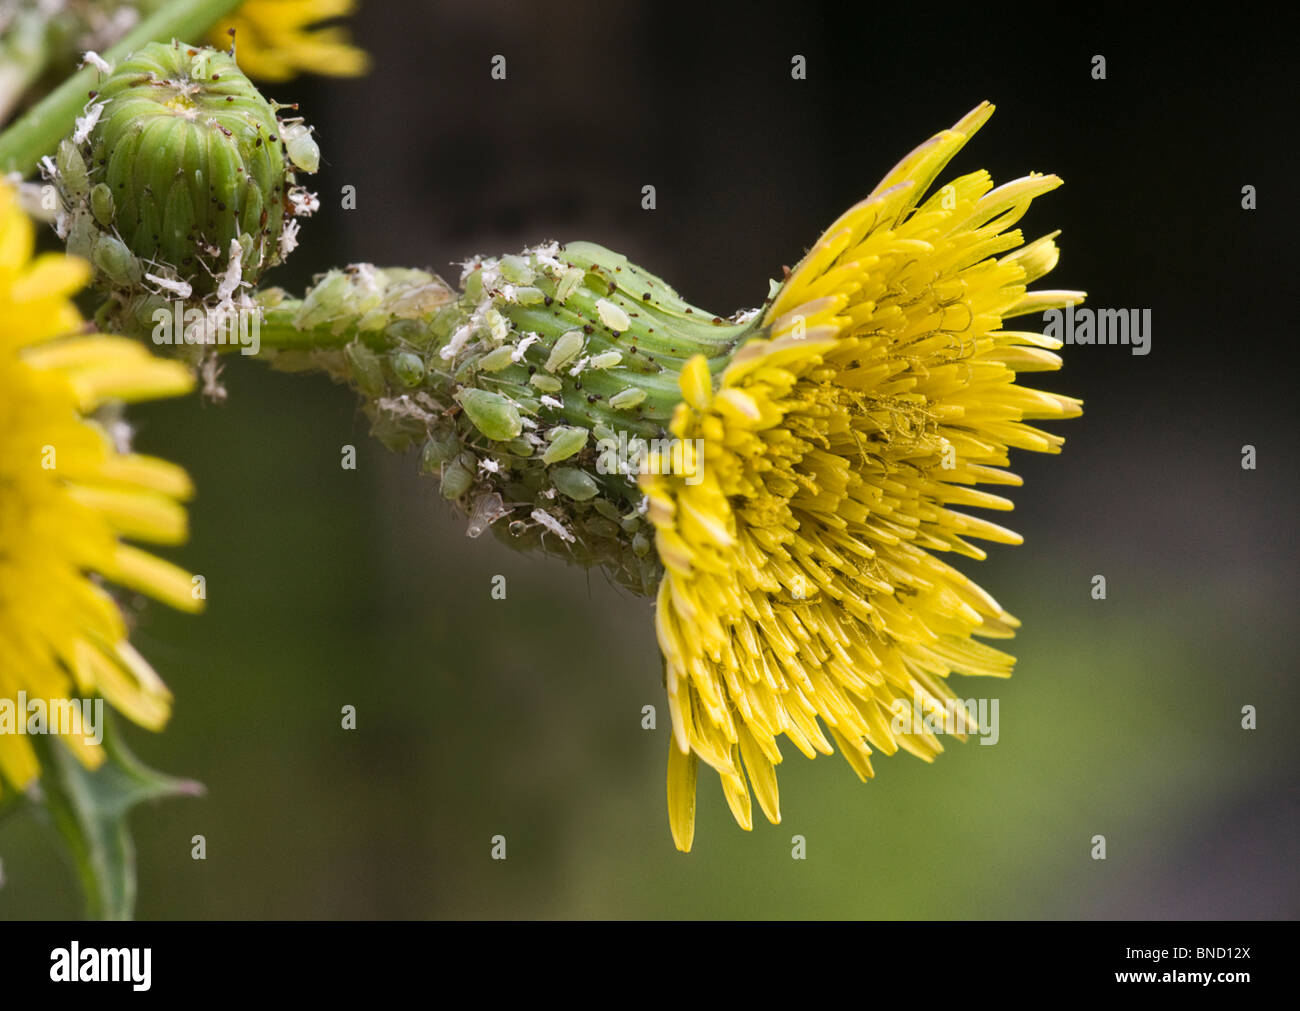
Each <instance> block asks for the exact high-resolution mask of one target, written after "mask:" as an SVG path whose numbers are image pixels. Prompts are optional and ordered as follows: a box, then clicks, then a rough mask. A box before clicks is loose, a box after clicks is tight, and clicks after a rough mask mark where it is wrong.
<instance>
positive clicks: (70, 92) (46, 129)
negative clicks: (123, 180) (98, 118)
mask: <svg viewBox="0 0 1300 1011" xmlns="http://www.w3.org/2000/svg"><path fill="white" fill-rule="evenodd" d="M241 2H242V0H174V2H172V3H170V4H168V5H167V6H166V7H163V8H161V9H160V10H158V11H155V12H154V13H153V14H151V15H150V16H149V17H147V18H145V19H144V20H143V21H141V22H140V24H139V25H137V26H136V27H135V29H134V30H132V31H131V32H130V34H128V35H127V36H126V38H124V39H122V41H121V42H119V43H118V44H117V45H115V46H113V48H112V49H110V50H109V51H108V52H107V53H105V54H104V56H105V58H106V59H108V60H109V61H110V62H114V61H117V60H121V59H123V58H125V57H127V56H130V55H131V53H133V52H134V51H135V50H137V49H139V48H140V47H141V46H143V45H145V44H146V43H149V42H159V41H161V42H167V41H170V40H171V39H173V38H180V39H185V40H187V41H191V42H192V41H194V40H195V39H196V38H201V37H202V36H203V35H205V34H206V33H207V31H208V29H209V28H211V27H212V26H213V25H214V24H216V23H217V22H218V21H219V20H221V18H223V17H225V16H226V15H227V14H229V13H230V12H231V11H233V10H234V9H235V8H236V7H238V6H239V4H240V3H241ZM99 79H100V75H99V72H98V71H96V70H95V69H94V68H93V67H88V68H87V69H85V70H82V71H79V72H78V73H76V74H73V75H72V76H71V77H69V78H68V79H67V80H66V81H64V82H63V83H62V84H61V85H59V87H58V88H56V89H55V90H54V91H52V92H50V94H48V95H47V96H45V98H43V99H42V100H41V101H40V102H38V103H37V104H36V105H34V106H33V107H32V108H31V109H29V110H28V111H27V112H26V113H25V114H24V115H23V116H22V118H21V119H19V120H18V121H17V122H16V123H14V124H13V125H12V126H11V127H9V129H7V130H6V131H5V132H4V133H3V134H0V172H18V173H19V174H21V175H23V176H28V175H30V174H31V173H32V172H33V171H35V169H36V166H37V165H38V164H39V163H40V160H41V158H42V157H44V156H45V155H47V154H51V153H53V151H54V149H55V148H56V147H57V146H58V143H59V141H60V140H62V139H63V138H64V137H66V136H67V135H68V134H70V133H71V132H72V130H73V127H74V125H75V123H76V119H77V117H78V116H79V115H81V111H82V109H83V108H84V107H85V105H86V102H87V101H88V100H89V97H90V92H91V91H93V90H94V89H95V85H96V84H97V83H98V82H99Z"/></svg>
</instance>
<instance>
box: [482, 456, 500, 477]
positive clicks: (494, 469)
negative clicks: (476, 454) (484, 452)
mask: <svg viewBox="0 0 1300 1011" xmlns="http://www.w3.org/2000/svg"><path fill="white" fill-rule="evenodd" d="M478 469H479V470H485V471H487V472H488V473H489V474H496V473H499V472H500V470H501V464H499V463H497V462H496V461H495V460H493V459H492V457H490V456H485V457H483V459H481V460H479V462H478Z"/></svg>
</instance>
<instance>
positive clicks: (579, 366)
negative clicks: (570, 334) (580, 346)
mask: <svg viewBox="0 0 1300 1011" xmlns="http://www.w3.org/2000/svg"><path fill="white" fill-rule="evenodd" d="M590 360H591V359H590V358H587V357H586V356H585V355H584V356H583V357H581V358H579V359H578V360H577V361H576V362H574V364H573V368H571V369H569V375H571V376H580V375H582V370H583V369H585V368H586V367H587V362H589V361H590Z"/></svg>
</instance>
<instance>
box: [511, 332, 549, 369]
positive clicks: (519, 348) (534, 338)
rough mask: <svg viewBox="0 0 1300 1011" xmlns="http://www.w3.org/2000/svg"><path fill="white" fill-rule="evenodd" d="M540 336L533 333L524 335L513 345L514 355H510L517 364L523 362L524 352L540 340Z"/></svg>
mask: <svg viewBox="0 0 1300 1011" xmlns="http://www.w3.org/2000/svg"><path fill="white" fill-rule="evenodd" d="M541 339H542V338H541V336H540V335H538V334H535V333H529V334H524V338H523V340H521V341H520V342H519V343H518V344H516V345H515V350H514V353H513V354H511V355H510V357H511V358H513V359H514V360H515V361H517V362H521V361H523V360H524V352H525V351H527V350H528V349H529V348H530V347H532V346H533V345H534V344H536V343H537V342H538V341H539V340H541Z"/></svg>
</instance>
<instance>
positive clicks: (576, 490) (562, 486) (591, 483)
mask: <svg viewBox="0 0 1300 1011" xmlns="http://www.w3.org/2000/svg"><path fill="white" fill-rule="evenodd" d="M550 475H551V482H552V483H553V484H554V485H555V488H556V490H557V491H559V493H560V494H561V495H564V496H566V497H567V498H571V499H573V500H574V501H575V502H585V501H587V499H590V498H595V497H596V495H597V493H598V492H599V491H600V486H599V485H598V484H596V479H595V478H594V477H592V476H591V475H590V474H588V473H587V472H586V471H585V470H579V469H578V468H577V467H554V468H552V469H551V471H550Z"/></svg>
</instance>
